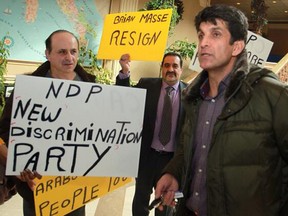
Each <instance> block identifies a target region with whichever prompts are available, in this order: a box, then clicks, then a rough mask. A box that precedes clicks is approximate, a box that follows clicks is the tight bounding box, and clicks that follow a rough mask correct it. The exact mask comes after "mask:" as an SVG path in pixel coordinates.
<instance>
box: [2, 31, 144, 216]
mask: <svg viewBox="0 0 288 216" xmlns="http://www.w3.org/2000/svg"><path fill="white" fill-rule="evenodd" d="M45 53H46V57H47V59H48V61H47V62H45V63H44V64H42V65H41V66H40V67H39V68H38V69H37V70H36V71H35V72H34V73H33V74H32V76H24V75H19V76H17V78H16V84H15V91H14V93H13V95H11V97H10V98H9V100H8V101H7V103H6V107H5V110H4V114H3V116H2V118H1V122H0V137H1V138H3V140H4V141H5V143H6V144H9V148H8V150H9V151H8V161H7V173H9V174H10V175H18V174H19V172H21V171H23V170H25V171H24V172H21V176H20V177H19V179H20V180H19V179H18V180H17V189H18V192H19V194H20V195H21V196H22V197H23V201H24V203H23V214H24V216H30V215H32V216H34V215H35V207H34V197H33V192H32V190H31V189H30V188H33V187H34V186H35V185H34V181H33V179H34V178H36V177H40V176H39V175H38V174H37V173H36V172H34V170H37V171H38V172H39V173H41V174H45V175H81V176H85V175H86V176H88V175H94V176H95V174H96V173H97V175H102V176H103V175H110V174H111V170H112V171H114V170H115V169H117V168H115V164H116V165H119V164H120V165H123V164H125V163H124V162H123V164H121V163H118V162H116V163H111V161H112V162H115V158H114V156H115V155H117V156H118V152H120V153H119V155H122V157H126V158H125V159H126V160H128V159H127V155H126V154H128V153H129V151H130V148H129V151H128V145H126V144H127V140H131V139H132V138H131V135H130V133H129V131H130V130H134V128H132V129H131V125H133V124H134V120H131V119H128V118H125V117H123V116H121V119H118V120H119V121H115V120H114V119H112V120H111V121H114V124H115V125H114V126H113V129H114V130H113V129H112V128H110V125H109V127H108V124H109V123H111V121H110V120H108V119H106V118H105V116H108V115H107V113H108V111H110V112H109V119H110V116H113V113H112V112H111V109H112V108H115V109H116V107H117V109H118V110H122V108H123V107H121V103H122V101H121V100H120V99H119V98H120V96H123V95H121V93H118V91H114V92H112V91H111V89H108V87H107V91H108V94H109V97H110V96H111V97H110V98H105V97H103V95H104V94H103V92H106V88H105V87H102V86H100V85H96V84H95V76H93V75H90V74H88V73H87V72H86V71H84V69H83V68H82V67H80V66H79V65H78V64H77V59H78V54H79V43H78V40H77V38H76V37H75V36H74V35H73V34H72V33H71V32H68V31H65V30H59V31H55V32H53V33H52V34H51V35H50V36H49V37H48V38H47V40H46V52H45ZM35 76H37V77H38V78H37V77H35ZM40 77H43V78H40ZM47 77H49V78H50V79H46V78H47ZM52 78H54V79H52ZM55 78H56V79H55ZM64 80H66V81H64ZM77 81H84V82H91V84H89V83H84V82H77ZM93 83H94V84H93ZM27 86H33V88H29V87H28V88H27ZM111 88H112V87H111ZM118 88H121V87H118ZM35 90H36V91H35ZM114 93H115V94H114ZM122 94H123V93H122ZM99 95H101V96H102V97H100V101H99V100H98V99H97V98H98V96H99ZM125 96H128V98H129V99H130V100H131V101H132V102H133V101H135V100H134V99H135V98H137V97H136V96H135V95H133V93H131V94H126V95H125ZM144 96H145V94H144V92H143V91H142V92H141V96H140V97H139V98H140V100H141V101H144ZM112 97H113V98H112ZM131 97H132V98H131ZM122 98H123V97H122ZM12 99H14V104H13V109H11V107H12ZM119 100H120V101H119ZM113 103H114V104H113ZM102 104H104V105H106V106H108V105H109V106H108V107H109V108H110V105H111V108H110V109H108V108H107V107H103V106H101V105H102ZM134 105H135V106H136V105H139V106H138V107H135V106H131V108H134V109H137V112H138V114H140V115H139V116H140V117H139V118H138V120H139V121H141V122H138V124H137V125H142V118H141V104H137V103H135V104H134ZM142 110H143V108H142ZM76 111H77V112H76ZM79 111H80V112H81V113H85V115H82V116H81V115H79V114H80V112H79ZM89 112H90V115H89ZM91 112H93V113H92V114H91ZM105 112H106V115H103V116H102V118H100V117H99V115H100V114H99V113H101V114H104V113H105ZM123 112H124V111H123ZM142 113H143V111H142ZM96 114H98V115H96ZM115 115H116V114H115ZM117 115H119V114H117ZM94 116H96V117H97V121H96V120H95V118H94ZM10 117H11V118H10ZM92 117H93V118H92ZM103 117H104V118H105V119H103ZM10 119H12V120H10ZM131 122H133V124H132V123H131ZM116 127H117V128H116ZM132 127H133V126H132ZM95 128H96V130H97V135H96V132H95V133H94V129H95ZM115 128H116V129H115ZM10 129H11V130H10ZM110 129H111V132H110V133H109V134H108V133H107V131H108V130H110ZM9 131H10V132H9ZM135 133H137V134H138V135H139V136H138V137H137V138H139V140H141V126H138V128H137V132H135ZM9 135H10V140H9V141H8V138H9ZM97 136H98V137H97ZM96 139H99V140H102V143H100V144H99V145H98V143H97V141H98V140H96ZM135 139H136V138H135V137H134V136H133V140H135ZM139 142H140V141H139ZM3 146H4V147H5V148H6V146H5V145H3ZM130 146H131V147H132V149H134V151H133V155H134V153H135V152H136V154H135V155H136V156H133V158H134V157H135V160H136V161H137V148H138V149H139V148H140V144H138V142H137V141H136V142H134V143H132V144H131V145H130ZM130 146H129V147H130ZM5 148H3V149H2V145H1V149H0V153H1V155H2V153H4V156H5V157H7V155H6V154H5V151H4V150H5ZM2 150H3V151H2ZM125 151H126V152H125ZM111 152H112V154H113V156H112V157H113V160H111V155H110V157H109V156H108V157H107V155H109V154H110V153H111ZM123 152H124V153H123ZM123 154H124V156H123ZM109 159H110V161H109ZM108 161H109V162H110V163H109V162H108ZM83 162H84V163H83ZM103 163H104V165H103ZM136 166H137V165H135V167H136ZM112 167H113V169H112ZM123 169H124V168H123V167H121V169H119V172H118V173H116V174H119V173H122V174H123V175H126V174H127V173H123V172H122V171H123ZM30 170H33V172H31V171H30ZM129 170H130V169H129ZM131 170H132V171H131ZM131 170H130V172H131V173H137V170H135V169H133V168H132V169H131ZM109 172H110V173H109ZM131 173H130V174H131ZM127 175H128V174H127ZM131 175H132V176H133V174H131ZM83 184H85V182H83ZM50 201H51V200H50ZM83 205H85V203H83ZM60 208H63V206H61V207H60ZM75 209H76V208H73V207H72V208H71V210H72V212H71V213H68V214H66V213H65V214H66V215H69V216H84V215H85V208H84V207H81V208H79V209H77V210H76V211H75ZM71 210H70V211H71ZM57 212H58V211H57ZM54 213H55V214H54ZM50 214H52V213H51V211H50ZM53 215H56V210H55V209H54V212H53Z"/></svg>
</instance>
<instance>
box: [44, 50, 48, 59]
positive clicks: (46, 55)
mask: <svg viewBox="0 0 288 216" xmlns="http://www.w3.org/2000/svg"><path fill="white" fill-rule="evenodd" d="M45 57H46V59H48V57H49V52H48V50H47V49H46V50H45Z"/></svg>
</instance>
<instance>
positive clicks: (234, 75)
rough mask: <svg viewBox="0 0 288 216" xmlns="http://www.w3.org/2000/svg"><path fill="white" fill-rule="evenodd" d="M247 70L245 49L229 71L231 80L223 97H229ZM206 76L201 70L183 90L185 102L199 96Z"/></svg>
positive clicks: (206, 73)
mask: <svg viewBox="0 0 288 216" xmlns="http://www.w3.org/2000/svg"><path fill="white" fill-rule="evenodd" d="M248 71H249V65H248V63H247V53H246V51H243V52H242V53H241V54H240V56H239V57H238V59H237V61H236V63H235V66H234V69H233V71H231V81H230V84H229V85H228V87H227V90H226V93H225V99H227V98H229V97H230V96H231V95H232V93H233V92H235V90H236V89H237V87H238V86H239V84H240V83H241V80H243V79H244V78H245V77H246V76H247V73H248ZM207 78H208V72H207V71H205V70H203V71H202V72H201V73H200V74H199V75H198V76H197V77H196V78H195V79H194V80H193V82H192V83H191V84H190V85H189V86H188V87H187V88H186V89H185V91H184V92H183V93H184V97H183V98H184V100H185V101H187V102H191V101H194V100H198V99H199V97H200V92H199V89H200V87H201V85H202V84H203V82H204V81H205V80H206V79H207Z"/></svg>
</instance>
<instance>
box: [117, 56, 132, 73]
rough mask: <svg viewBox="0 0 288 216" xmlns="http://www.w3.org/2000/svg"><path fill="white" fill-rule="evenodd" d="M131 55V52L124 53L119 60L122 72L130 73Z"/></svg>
mask: <svg viewBox="0 0 288 216" xmlns="http://www.w3.org/2000/svg"><path fill="white" fill-rule="evenodd" d="M130 62H131V60H130V55H129V54H123V55H122V56H121V58H120V60H119V64H120V65H121V68H122V72H123V73H125V74H126V73H128V72H129V71H130Z"/></svg>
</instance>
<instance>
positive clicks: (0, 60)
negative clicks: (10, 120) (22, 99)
mask: <svg viewBox="0 0 288 216" xmlns="http://www.w3.org/2000/svg"><path fill="white" fill-rule="evenodd" d="M5 39H6V36H5V37H3V39H2V40H1V41H0V115H1V114H2V111H3V108H4V106H5V84H4V81H5V77H4V76H5V75H6V73H7V61H8V60H7V59H8V57H9V54H10V53H9V49H8V48H7V46H6V45H5Z"/></svg>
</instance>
